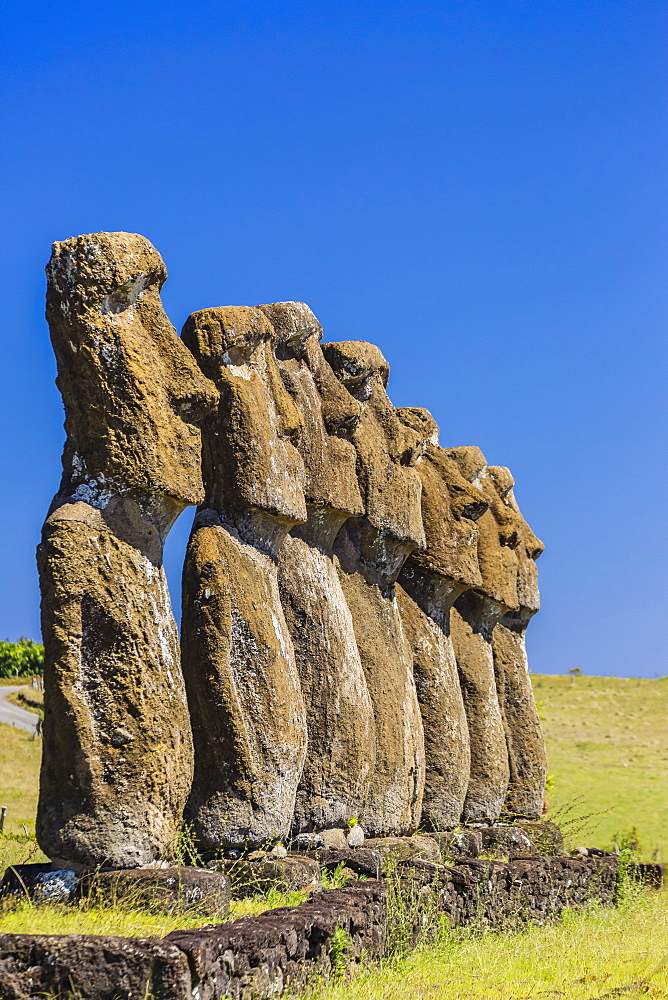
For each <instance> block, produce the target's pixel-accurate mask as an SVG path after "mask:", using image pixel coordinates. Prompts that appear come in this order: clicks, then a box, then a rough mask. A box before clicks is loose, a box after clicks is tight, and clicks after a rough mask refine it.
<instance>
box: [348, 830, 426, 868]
mask: <svg viewBox="0 0 668 1000" xmlns="http://www.w3.org/2000/svg"><path fill="white" fill-rule="evenodd" d="M364 845H365V847H366V848H368V849H369V850H370V851H378V852H379V853H380V854H381V855H382V858H383V864H386V863H387V862H388V861H390V862H392V861H393V862H395V863H396V862H399V861H408V860H409V859H410V858H415V859H416V860H419V861H431V862H435V863H437V864H440V862H441V849H440V847H439V846H438V843H437V841H436V840H435V839H434V838H433V837H425V836H423V835H422V834H417V833H416V834H414V835H413V836H412V837H370V838H367V840H366V841H365V842H364ZM346 863H347V862H346Z"/></svg>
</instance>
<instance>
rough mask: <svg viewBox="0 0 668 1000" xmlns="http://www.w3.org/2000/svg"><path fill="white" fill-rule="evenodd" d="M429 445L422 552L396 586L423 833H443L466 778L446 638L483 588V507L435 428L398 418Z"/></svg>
mask: <svg viewBox="0 0 668 1000" xmlns="http://www.w3.org/2000/svg"><path fill="white" fill-rule="evenodd" d="M397 413H398V415H399V416H400V417H401V419H402V420H403V421H404V422H405V423H406V424H407V425H408V426H411V427H413V428H414V429H415V430H416V431H419V430H421V428H424V433H423V436H424V437H425V438H427V439H428V440H427V444H426V445H425V449H424V453H423V454H422V456H421V457H420V458H419V459H418V461H417V464H416V470H417V472H418V474H419V476H420V480H421V482H422V520H423V523H424V529H425V537H426V543H427V544H426V548H425V549H424V550H419V549H418V550H416V551H415V552H413V553H411V555H410V556H409V557H408V559H407V561H406V563H405V564H404V567H403V569H402V570H401V573H400V574H399V581H398V585H397V599H398V601H399V607H400V609H401V617H402V621H403V624H404V631H405V633H406V636H407V638H408V640H409V643H410V645H411V648H412V650H413V671H414V674H415V682H416V686H417V693H418V699H419V702H420V711H421V713H422V722H423V725H424V739H425V761H426V783H425V793H424V800H423V804H422V821H421V826H423V827H425V828H427V829H433V830H445V829H448V828H451V827H453V826H455V825H456V824H457V823H458V822H459V819H460V817H461V814H462V809H463V806H464V800H465V798H466V792H467V789H468V785H469V778H470V763H471V751H470V744H469V734H468V724H467V721H466V713H465V709H464V702H463V699H462V692H461V687H460V683H459V676H458V673H457V663H456V659H455V651H454V648H453V644H452V638H451V635H450V609H451V607H452V604H453V603H454V601H455V600H456V599H457V598H458V597H459V595H460V594H461V593H462V592H463V591H464V590H467V589H469V588H471V587H475V586H480V583H481V576H480V569H479V566H478V552H477V548H478V545H477V543H478V530H477V524H476V521H477V519H478V518H479V517H480V516H481V515H482V514H483V513H484V511H485V510H486V509H487V504H486V503H485V501H484V500H483V498H482V497H481V495H480V493H479V491H477V490H476V489H475V488H474V487H473V486H472V485H471V484H470V483H469V482H468V481H467V480H466V479H464V477H463V476H462V475H461V473H460V471H459V469H458V467H457V465H456V463H455V462H454V460H453V459H451V458H449V457H448V456H447V455H446V453H445V451H444V450H443V449H442V448H441V447H439V445H438V427H437V426H436V423H435V421H434V420H433V419H432V417H431V415H430V414H429V413H428V412H427V411H426V410H422V409H418V408H403V409H400V410H398V411H397Z"/></svg>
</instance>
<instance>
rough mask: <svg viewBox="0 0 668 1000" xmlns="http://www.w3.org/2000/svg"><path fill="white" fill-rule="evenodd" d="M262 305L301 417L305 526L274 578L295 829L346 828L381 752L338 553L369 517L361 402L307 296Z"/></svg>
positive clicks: (283, 553)
mask: <svg viewBox="0 0 668 1000" xmlns="http://www.w3.org/2000/svg"><path fill="white" fill-rule="evenodd" d="M259 308H260V309H261V310H262V311H263V312H264V313H265V315H266V316H267V317H268V318H269V320H270V321H271V324H272V326H273V328H274V330H275V333H276V355H277V358H278V366H279V369H280V370H281V374H282V376H283V381H284V383H285V386H286V388H287V389H288V391H289V393H290V395H291V397H292V399H293V400H294V402H295V404H296V406H297V407H298V409H299V411H300V413H301V417H302V425H303V429H302V435H301V438H300V440H299V444H298V449H299V452H300V454H301V456H302V458H303V460H304V466H305V469H306V485H305V495H306V510H307V513H308V517H307V520H306V523H305V524H300V525H298V526H297V527H295V528H293V529H292V531H291V532H290V534H289V535H288V536H287V538H286V539H285V541H284V542H283V545H282V547H281V550H280V552H279V557H278V567H279V568H278V580H279V587H280V592H281V599H282V602H283V609H284V611H285V617H286V621H287V623H288V628H289V630H290V634H291V636H292V641H293V645H294V649H295V655H296V660H297V668H298V670H299V676H300V680H301V687H302V693H303V695H304V701H305V704H306V717H307V725H308V751H307V756H306V761H305V764H304V770H303V772H302V777H301V781H300V783H299V787H298V789H297V799H296V803H295V813H294V830H295V832H302V831H309V830H321V829H324V828H331V827H339V828H342V827H345V826H346V823H347V821H348V820H349V819H351V817H357V816H359V815H360V814H361V812H362V810H363V807H364V804H365V802H366V799H367V796H368V793H369V786H370V782H371V776H372V773H373V770H374V764H375V757H376V743H375V728H374V719H373V706H372V704H371V698H370V696H369V691H368V689H367V684H366V679H365V676H364V671H363V669H362V663H361V660H360V655H359V652H358V649H357V644H356V642H355V633H354V629H353V622H352V618H351V615H350V611H349V609H348V605H347V604H346V599H345V597H344V594H343V590H342V588H341V583H340V582H339V577H338V574H337V571H336V567H335V566H334V561H333V558H332V546H333V544H334V539H335V538H336V535H337V534H338V532H339V529H340V528H341V525H342V524H343V523H344V521H346V520H347V519H348V518H349V517H351V516H352V515H356V516H358V517H359V516H361V515H362V514H363V513H364V507H363V504H362V498H361V496H360V492H359V486H358V484H357V474H356V471H355V465H356V454H355V448H354V446H353V445H352V444H351V443H350V441H347V440H345V438H344V437H342V436H339V435H343V434H345V435H350V434H351V433H352V431H353V429H354V428H355V427H356V425H357V423H358V421H359V418H360V414H361V406H360V404H359V403H358V402H357V401H356V400H355V399H353V397H352V396H351V395H350V393H349V392H347V391H346V389H344V387H343V386H342V385H341V383H340V382H339V381H338V379H337V378H336V376H335V375H334V372H333V371H332V369H331V368H330V366H329V364H328V362H327V361H326V360H325V357H324V355H323V353H322V350H321V348H320V338H321V336H322V328H321V326H320V324H319V323H318V320H317V319H316V317H315V316H314V315H313V313H312V312H311V310H310V309H309V307H308V306H307V305H305V304H304V303H303V302H276V303H273V304H271V305H262V306H259Z"/></svg>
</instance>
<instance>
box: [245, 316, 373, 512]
mask: <svg viewBox="0 0 668 1000" xmlns="http://www.w3.org/2000/svg"><path fill="white" fill-rule="evenodd" d="M258 308H259V309H261V310H262V312H263V313H264V314H265V315H266V316H267V317H268V319H269V320H270V322H271V325H272V327H273V328H274V332H275V334H276V340H275V352H276V357H277V359H278V367H279V370H280V372H281V375H282V378H283V382H284V384H285V387H286V389H287V390H288V392H289V393H290V395H291V397H292V398H293V400H294V402H295V405H296V406H297V408H298V410H299V412H300V414H301V418H302V434H301V437H300V439H299V443H298V445H297V447H298V449H299V453H300V454H301V456H302V458H303V460H304V466H305V469H306V485H305V494H306V501H307V503H308V504H309V505H310V506H311V507H315V508H318V509H319V510H320V511H322V512H325V511H329V512H331V513H333V514H337V513H338V514H340V515H341V518H340V520H341V522H342V521H343V520H345V517H346V516H350V515H358V516H359V515H361V514H363V513H364V507H363V504H362V498H361V496H360V492H359V486H358V483H357V472H356V461H357V455H356V452H355V447H354V445H353V444H352V443H351V442H350V441H349V440H346V438H347V437H349V436H350V435H351V434H352V433H353V431H354V429H355V427H356V426H357V424H358V423H359V419H360V415H361V407H360V405H359V403H357V402H356V400H355V399H353V397H352V396H351V395H350V393H349V392H347V391H346V389H345V388H344V387H343V386H342V385H341V383H340V382H339V380H338V379H337V377H336V375H335V374H334V372H333V371H332V369H331V367H330V365H329V363H328V362H327V361H326V359H325V356H324V354H323V353H322V349H321V347H320V338H321V337H322V327H321V326H320V323H319V322H318V320H317V319H316V317H315V316H314V315H313V313H312V312H311V310H310V309H309V307H308V306H307V305H306V304H305V303H304V302H273V303H271V304H268V305H262V306H258Z"/></svg>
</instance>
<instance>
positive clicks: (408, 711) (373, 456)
mask: <svg viewBox="0 0 668 1000" xmlns="http://www.w3.org/2000/svg"><path fill="white" fill-rule="evenodd" d="M322 350H323V353H324V355H325V357H326V358H327V360H328V361H329V363H330V365H331V366H332V368H333V369H334V372H335V373H336V376H337V378H338V379H339V380H340V381H341V382H342V384H343V385H344V386H345V387H346V389H348V391H349V392H350V394H351V395H352V396H353V397H354V398H355V399H356V400H357V401H358V403H360V407H361V416H360V420H359V423H358V424H357V427H356V428H355V429H354V431H353V435H352V440H353V444H354V445H355V450H356V452H357V475H358V480H359V484H360V490H361V493H362V500H363V502H364V506H365V516H364V517H361V518H351V519H350V520H348V521H346V522H345V523H344V525H343V527H342V528H341V530H340V532H339V534H338V536H337V538H336V542H335V544H334V553H335V556H336V558H337V561H338V568H339V572H340V579H341V585H342V587H343V592H344V594H345V596H346V601H347V603H348V607H349V608H350V612H351V614H352V619H353V625H354V629H355V638H356V640H357V646H358V649H359V652H360V656H361V659H362V666H363V667H364V672H365V675H366V680H367V685H368V688H369V693H370V695H371V701H372V704H373V709H374V716H375V724H376V763H375V770H374V774H373V777H372V781H371V788H370V791H369V798H368V800H367V804H366V807H365V808H364V809H363V810H362V815H361V817H360V819H361V821H362V825H363V826H364V828H365V829H366V830H367V832H368V833H370V834H372V835H374V836H378V835H382V834H406V833H413V832H414V831H415V830H416V829H417V826H418V824H419V822H420V816H421V812H422V794H423V790H424V766H425V765H424V735H423V729H422V719H421V717H420V707H419V704H418V700H417V692H416V689H415V680H414V678H413V656H412V652H411V649H410V647H409V644H408V642H407V640H406V637H405V635H404V631H403V628H402V624H401V616H400V614H399V608H398V605H397V601H396V597H395V590H394V584H395V581H396V579H397V576H398V574H399V571H400V570H401V567H402V566H403V564H404V561H405V560H406V557H407V556H408V555H409V554H410V552H411V551H412V550H413V549H415V548H416V547H418V546H422V547H423V546H424V531H423V528H422V519H421V516H420V493H421V486H420V479H419V477H418V475H417V473H416V471H415V469H414V468H413V467H412V466H413V464H414V462H415V460H416V458H417V456H418V454H419V453H420V450H421V447H422V445H423V443H424V442H423V441H422V440H421V438H420V437H419V435H417V434H416V433H415V432H414V431H412V430H411V429H410V428H408V427H406V426H405V425H404V424H403V423H402V422H401V421H400V420H399V418H398V417H397V415H396V412H395V409H394V407H393V406H392V404H391V403H390V401H389V399H388V397H387V393H386V391H385V387H386V385H387V380H388V376H389V367H388V364H387V362H386V361H385V358H384V357H383V355H382V354H381V353H380V351H379V350H378V348H377V347H374V346H373V345H371V344H366V343H363V342H361V341H346V342H343V343H336V344H323V348H322Z"/></svg>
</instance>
